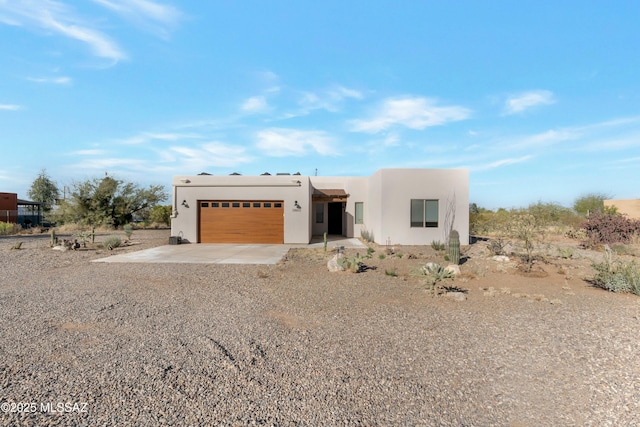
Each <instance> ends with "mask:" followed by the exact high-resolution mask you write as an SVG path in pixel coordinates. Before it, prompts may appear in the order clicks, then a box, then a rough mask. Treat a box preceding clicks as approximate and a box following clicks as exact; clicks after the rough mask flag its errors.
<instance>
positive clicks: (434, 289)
mask: <svg viewBox="0 0 640 427" xmlns="http://www.w3.org/2000/svg"><path fill="white" fill-rule="evenodd" d="M418 274H419V275H420V276H423V277H424V283H425V284H426V285H427V286H428V287H429V291H430V292H431V293H432V294H434V295H437V294H439V293H441V291H442V286H441V285H440V282H442V281H443V280H444V279H451V278H453V277H454V274H453V272H452V271H451V270H447V269H445V268H444V267H443V266H441V265H440V264H437V263H434V262H428V263H426V264H425V265H423V266H422V268H420V270H419V272H418Z"/></svg>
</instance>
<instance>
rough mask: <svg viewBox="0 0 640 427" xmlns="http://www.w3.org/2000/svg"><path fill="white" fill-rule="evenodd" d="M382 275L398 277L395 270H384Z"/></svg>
mask: <svg viewBox="0 0 640 427" xmlns="http://www.w3.org/2000/svg"><path fill="white" fill-rule="evenodd" d="M384 274H385V276H391V277H397V276H398V273H396V270H395V269H393V270H386V269H385V270H384Z"/></svg>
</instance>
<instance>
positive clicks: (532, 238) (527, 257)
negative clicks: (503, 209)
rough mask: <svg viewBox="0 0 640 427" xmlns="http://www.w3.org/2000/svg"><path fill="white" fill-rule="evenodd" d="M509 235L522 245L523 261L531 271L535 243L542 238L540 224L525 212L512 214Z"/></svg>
mask: <svg viewBox="0 0 640 427" xmlns="http://www.w3.org/2000/svg"><path fill="white" fill-rule="evenodd" d="M509 235H510V236H511V237H513V238H514V239H517V240H519V241H520V242H521V243H522V246H523V247H524V250H525V254H524V261H525V263H526V264H527V265H528V267H529V269H531V267H532V265H533V261H534V256H533V252H534V249H535V243H536V242H538V241H540V240H542V238H543V236H544V235H543V229H542V226H541V224H540V222H539V221H538V220H537V219H536V217H535V216H533V215H531V214H530V213H527V212H526V211H521V212H517V213H513V217H512V221H511V222H510V224H509Z"/></svg>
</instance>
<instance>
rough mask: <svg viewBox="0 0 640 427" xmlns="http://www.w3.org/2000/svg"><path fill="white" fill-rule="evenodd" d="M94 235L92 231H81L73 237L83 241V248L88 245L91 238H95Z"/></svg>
mask: <svg viewBox="0 0 640 427" xmlns="http://www.w3.org/2000/svg"><path fill="white" fill-rule="evenodd" d="M93 236H94V233H93V232H91V231H81V232H79V233H76V234H74V235H73V237H75V238H76V239H78V240H79V241H80V243H82V247H83V248H86V247H87V242H88V241H89V240H92V239H93V238H94V237H93Z"/></svg>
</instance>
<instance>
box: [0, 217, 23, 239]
mask: <svg viewBox="0 0 640 427" xmlns="http://www.w3.org/2000/svg"><path fill="white" fill-rule="evenodd" d="M21 229H22V227H21V226H20V224H14V223H11V222H2V221H0V236H4V235H7V234H17V233H18V232H19V231H20V230H21Z"/></svg>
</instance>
